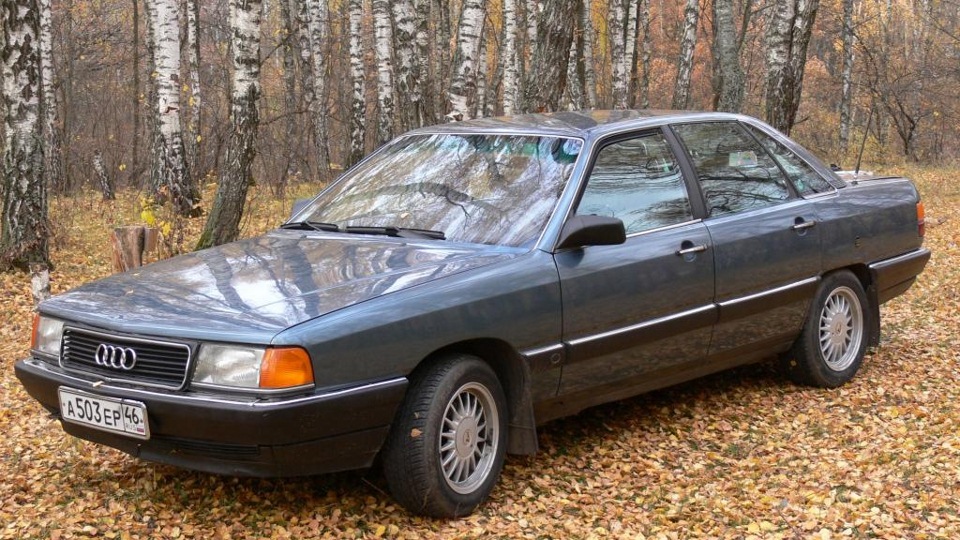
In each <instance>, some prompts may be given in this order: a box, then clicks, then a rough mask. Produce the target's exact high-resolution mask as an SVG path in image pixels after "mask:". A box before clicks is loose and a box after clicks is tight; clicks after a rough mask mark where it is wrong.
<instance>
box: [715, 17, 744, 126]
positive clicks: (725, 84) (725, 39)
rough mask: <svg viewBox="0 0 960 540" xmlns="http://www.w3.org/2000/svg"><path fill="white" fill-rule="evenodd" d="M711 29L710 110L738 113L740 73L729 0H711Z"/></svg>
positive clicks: (741, 103)
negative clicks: (712, 99) (711, 78)
mask: <svg viewBox="0 0 960 540" xmlns="http://www.w3.org/2000/svg"><path fill="white" fill-rule="evenodd" d="M713 32H714V37H713V92H714V109H715V110H718V111H727V112H740V109H741V107H742V105H743V93H744V74H743V68H742V67H741V66H740V51H739V48H738V42H737V35H736V29H735V28H734V17H733V1H732V0H713Z"/></svg>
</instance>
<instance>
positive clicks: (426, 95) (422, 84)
mask: <svg viewBox="0 0 960 540" xmlns="http://www.w3.org/2000/svg"><path fill="white" fill-rule="evenodd" d="M404 1H406V0H404ZM414 1H415V6H414V7H415V9H416V19H415V20H416V27H417V30H416V38H415V46H414V50H415V51H416V54H415V58H414V69H415V72H414V85H415V87H416V88H417V89H418V90H417V91H416V93H417V95H418V96H419V98H420V110H419V111H418V112H419V119H418V120H417V125H418V126H423V125H428V124H433V123H435V118H436V111H435V109H436V108H435V107H434V106H433V104H434V103H436V99H435V98H434V92H433V89H434V86H432V85H431V84H429V83H430V81H434V80H436V78H437V77H436V74H434V73H431V66H430V60H429V59H430V44H431V41H432V39H431V38H436V32H431V31H430V12H431V11H430V6H431V0H414Z"/></svg>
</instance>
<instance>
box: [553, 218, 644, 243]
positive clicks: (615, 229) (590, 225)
mask: <svg viewBox="0 0 960 540" xmlns="http://www.w3.org/2000/svg"><path fill="white" fill-rule="evenodd" d="M626 241H627V232H626V230H625V229H624V228H623V221H621V220H619V219H617V218H612V217H606V216H574V217H572V218H570V220H568V221H567V223H566V224H565V225H564V226H563V229H562V230H561V231H560V242H559V243H558V244H557V249H566V248H578V247H584V246H613V245H617V244H622V243H624V242H626Z"/></svg>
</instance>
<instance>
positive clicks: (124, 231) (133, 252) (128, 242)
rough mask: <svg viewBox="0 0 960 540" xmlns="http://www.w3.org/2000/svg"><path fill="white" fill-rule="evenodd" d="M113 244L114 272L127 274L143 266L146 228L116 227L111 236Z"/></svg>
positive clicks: (140, 226) (137, 226)
mask: <svg viewBox="0 0 960 540" xmlns="http://www.w3.org/2000/svg"><path fill="white" fill-rule="evenodd" d="M110 240H111V242H112V244H113V270H114V272H126V271H127V270H130V269H131V268H137V267H140V266H143V247H144V227H143V226H142V225H127V226H125V227H116V228H115V229H113V234H112V235H111V236H110Z"/></svg>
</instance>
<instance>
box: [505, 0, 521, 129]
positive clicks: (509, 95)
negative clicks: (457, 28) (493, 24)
mask: <svg viewBox="0 0 960 540" xmlns="http://www.w3.org/2000/svg"><path fill="white" fill-rule="evenodd" d="M519 61H520V56H519V55H518V54H517V0H504V1H503V58H502V59H501V62H502V63H503V64H504V68H503V114H506V115H511V114H515V113H516V112H517V102H518V99H519V91H520V88H519V82H520V69H519V65H518V62H519Z"/></svg>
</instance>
